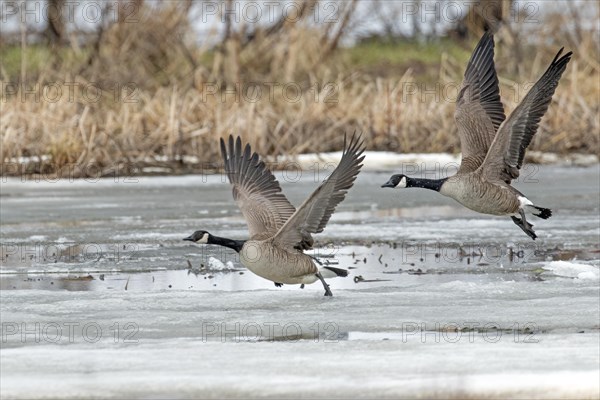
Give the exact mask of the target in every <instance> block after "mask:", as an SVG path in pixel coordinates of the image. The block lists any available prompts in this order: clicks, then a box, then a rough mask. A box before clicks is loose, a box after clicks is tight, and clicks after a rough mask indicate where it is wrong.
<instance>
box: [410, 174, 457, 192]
mask: <svg viewBox="0 0 600 400" xmlns="http://www.w3.org/2000/svg"><path fill="white" fill-rule="evenodd" d="M446 179H448V178H442V179H424V178H423V179H421V178H408V177H407V179H406V187H417V188H423V189H429V190H435V191H436V192H439V191H440V189H441V188H442V185H443V184H444V182H446Z"/></svg>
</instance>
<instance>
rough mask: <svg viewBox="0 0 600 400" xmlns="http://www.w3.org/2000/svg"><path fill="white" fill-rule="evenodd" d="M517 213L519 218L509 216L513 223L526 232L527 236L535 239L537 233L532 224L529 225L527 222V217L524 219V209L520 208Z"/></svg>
mask: <svg viewBox="0 0 600 400" xmlns="http://www.w3.org/2000/svg"><path fill="white" fill-rule="evenodd" d="M519 214H521V218H518V217H514V216H511V218H512V220H513V222H514V223H515V225H517V226H518V227H519V228H521V229H522V230H523V232H525V233H526V234H527V236H529V237H530V238H532V239H533V240H535V239H536V238H537V235H536V234H535V232H534V231H533V225H531V224H530V223H529V222H527V219H525V211H523V210H522V209H520V210H519Z"/></svg>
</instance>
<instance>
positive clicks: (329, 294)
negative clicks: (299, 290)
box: [315, 272, 333, 297]
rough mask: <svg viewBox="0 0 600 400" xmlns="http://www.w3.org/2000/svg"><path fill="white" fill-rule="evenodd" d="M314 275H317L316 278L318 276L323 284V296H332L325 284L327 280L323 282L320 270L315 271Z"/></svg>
mask: <svg viewBox="0 0 600 400" xmlns="http://www.w3.org/2000/svg"><path fill="white" fill-rule="evenodd" d="M315 275H317V278H319V280H320V281H321V283H322V284H323V287H324V288H325V296H330V297H331V296H333V293H331V289H329V285H328V284H327V282H325V279H323V275H321V273H320V272H317V273H316V274H315Z"/></svg>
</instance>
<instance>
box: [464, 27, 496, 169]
mask: <svg viewBox="0 0 600 400" xmlns="http://www.w3.org/2000/svg"><path fill="white" fill-rule="evenodd" d="M505 118H506V116H505V115H504V108H503V107H502V102H501V101H500V90H499V88H498V77H497V75H496V67H495V65H494V36H493V35H492V34H491V33H490V32H489V31H488V32H486V33H485V34H484V35H483V37H482V38H481V39H480V40H479V43H478V44H477V47H475V50H474V51H473V54H472V55H471V59H470V60H469V63H468V65H467V70H466V71H465V79H464V81H463V83H462V86H461V89H460V91H459V94H458V99H457V101H456V111H455V112H454V120H455V121H456V125H457V127H458V136H459V137H460V145H461V151H462V162H461V165H460V172H471V171H475V170H476V169H477V168H478V167H479V166H480V165H481V163H482V162H483V160H484V158H485V156H486V154H487V152H488V149H489V147H490V145H491V144H492V141H493V140H494V136H495V135H496V131H497V130H498V127H499V126H500V124H502V121H504V119H505Z"/></svg>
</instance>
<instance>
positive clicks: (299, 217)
mask: <svg viewBox="0 0 600 400" xmlns="http://www.w3.org/2000/svg"><path fill="white" fill-rule="evenodd" d="M359 139H360V138H359V137H355V136H352V139H350V143H349V144H348V146H347V147H346V138H344V151H343V154H342V159H341V160H340V163H339V164H338V166H337V167H336V169H335V170H334V171H333V172H332V173H331V175H330V176H329V177H328V178H327V179H326V180H325V181H324V182H323V183H321V185H320V186H319V187H318V188H317V189H316V190H315V191H314V192H313V193H312V194H311V195H310V196H309V197H308V199H306V200H305V201H304V203H302V205H301V206H300V207H299V208H298V210H296V212H295V213H294V215H292V216H291V217H290V219H289V220H287V222H286V223H285V225H284V226H283V227H282V228H281V229H280V230H279V232H277V234H276V235H275V236H274V238H273V240H274V242H275V244H276V245H278V246H281V247H283V248H287V249H292V248H294V249H300V248H304V246H303V244H304V243H306V242H307V241H308V239H310V237H311V234H312V233H319V232H322V231H323V229H325V225H327V222H328V221H329V218H331V214H333V212H334V210H335V207H336V206H337V205H338V204H339V203H340V202H341V201H342V200H344V198H345V197H346V193H347V192H348V189H350V188H351V187H352V185H353V184H354V180H355V179H356V176H357V175H358V173H359V172H360V168H361V167H362V164H361V162H362V160H363V159H364V158H365V157H364V156H361V154H362V153H363V151H364V148H363V147H362V142H361V141H360V140H359Z"/></svg>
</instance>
